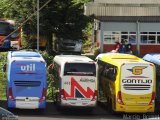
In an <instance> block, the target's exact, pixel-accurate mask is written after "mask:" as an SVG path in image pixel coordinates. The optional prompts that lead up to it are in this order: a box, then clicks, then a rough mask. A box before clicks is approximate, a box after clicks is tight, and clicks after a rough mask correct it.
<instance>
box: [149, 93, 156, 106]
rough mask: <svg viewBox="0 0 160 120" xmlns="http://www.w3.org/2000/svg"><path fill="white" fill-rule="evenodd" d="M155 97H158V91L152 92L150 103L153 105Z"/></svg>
mask: <svg viewBox="0 0 160 120" xmlns="http://www.w3.org/2000/svg"><path fill="white" fill-rule="evenodd" d="M155 97H156V93H155V92H152V97H151V101H150V102H149V105H153V104H154V102H155Z"/></svg>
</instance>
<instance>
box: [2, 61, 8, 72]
mask: <svg viewBox="0 0 160 120" xmlns="http://www.w3.org/2000/svg"><path fill="white" fill-rule="evenodd" d="M6 68H7V64H6V63H5V64H4V65H3V68H2V69H3V72H6Z"/></svg>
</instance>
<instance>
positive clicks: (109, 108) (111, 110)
mask: <svg viewBox="0 0 160 120" xmlns="http://www.w3.org/2000/svg"><path fill="white" fill-rule="evenodd" d="M107 111H108V112H109V113H110V114H114V113H115V112H114V111H113V108H112V100H109V99H108V103H107Z"/></svg>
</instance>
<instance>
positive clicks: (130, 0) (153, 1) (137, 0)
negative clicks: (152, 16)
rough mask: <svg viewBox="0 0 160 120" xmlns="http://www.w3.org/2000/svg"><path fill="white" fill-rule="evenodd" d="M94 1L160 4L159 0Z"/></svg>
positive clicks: (103, 0)
mask: <svg viewBox="0 0 160 120" xmlns="http://www.w3.org/2000/svg"><path fill="white" fill-rule="evenodd" d="M94 2H95V3H111V4H160V0H94Z"/></svg>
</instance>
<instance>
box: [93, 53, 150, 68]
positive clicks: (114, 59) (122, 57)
mask: <svg viewBox="0 0 160 120" xmlns="http://www.w3.org/2000/svg"><path fill="white" fill-rule="evenodd" d="M98 59H99V60H101V61H104V62H109V63H112V64H114V65H122V64H124V63H131V62H132V63H134V62H135V63H137V62H141V63H147V62H146V61H144V60H143V59H141V58H139V57H137V56H135V55H130V54H123V53H102V54H99V55H98V56H97V57H96V60H98Z"/></svg>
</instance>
